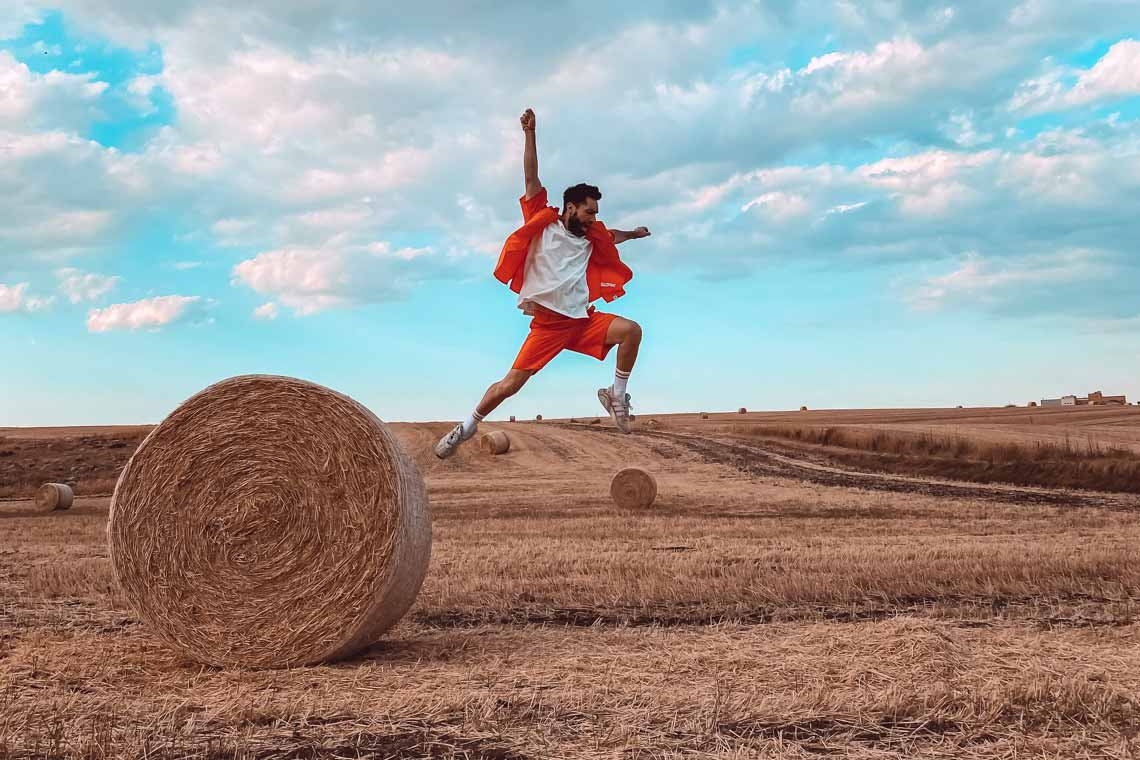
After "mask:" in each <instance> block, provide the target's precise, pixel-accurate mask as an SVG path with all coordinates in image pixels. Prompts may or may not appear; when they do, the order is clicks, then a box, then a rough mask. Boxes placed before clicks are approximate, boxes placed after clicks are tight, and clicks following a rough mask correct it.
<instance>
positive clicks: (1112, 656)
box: [0, 421, 1140, 759]
mask: <svg viewBox="0 0 1140 760" xmlns="http://www.w3.org/2000/svg"><path fill="white" fill-rule="evenodd" d="M394 427H395V429H396V431H397V433H398V434H399V435H400V437H401V439H402V440H403V441H404V443H405V444H406V445H408V447H409V448H411V449H413V450H416V451H423V450H425V449H426V445H427V443H429V442H430V441H432V440H433V439H434V438H435V437H437V436H438V435H439V434H441V433H442V432H443V430H444V429H445V426H444V425H442V424H441V425H406V426H399V425H398V426H394ZM671 427H675V425H674V424H673V423H671V422H668V421H667V422H666V423H665V428H666V432H664V433H662V434H661V435H660V436H658V435H657V434H654V435H653V436H648V435H646V436H637V435H635V436H632V437H628V438H626V437H618V436H615V435H611V434H609V433H607V432H605V431H604V430H590V429H570V428H569V427H560V426H558V425H549V424H546V423H543V424H542V425H526V424H516V425H514V426H512V427H511V428H510V429H509V432H510V433H511V434H512V447H511V452H510V454H508V455H504V456H500V457H490V456H487V455H480V453H479V452H478V451H477V450H470V451H469V450H463V451H461V453H460V454H459V455H458V456H457V458H456V459H455V460H449V461H447V462H437V461H433V460H432V459H430V458H428V457H426V456H424V457H421V458H420V463H421V466H422V467H423V469H424V471H425V476H426V479H427V482H428V486H429V491H430V492H431V496H432V503H433V518H434V520H435V542H434V553H433V560H432V568H431V571H430V573H429V576H428V580H427V583H426V584H425V587H424V590H423V592H422V594H421V596H420V599H419V601H418V603H417V605H416V607H415V608H414V609H413V611H412V613H411V614H410V615H409V617H408V618H407V619H406V620H405V621H404V623H402V624H401V625H400V626H399V627H398V628H397V629H396V630H395V631H394V632H393V633H392V635H390V636H389V637H387V638H386V639H385V640H383V641H382V642H380V643H378V644H377V645H375V646H374V647H372V648H371V649H370V650H368V652H366V653H365V655H364V656H362V657H360V658H357V659H354V660H352V661H349V662H345V663H338V664H334V665H328V666H321V667H315V668H303V669H297V670H290V671H263V672H243V671H237V670H218V669H211V668H203V667H199V666H197V665H194V664H192V663H188V662H186V661H184V660H183V659H182V658H181V657H180V656H179V655H178V654H177V653H176V652H174V651H171V650H169V649H167V648H165V647H164V646H162V645H161V644H159V643H158V642H156V641H155V640H154V639H152V638H151V637H150V636H149V635H148V633H147V631H146V630H145V629H144V628H143V627H142V626H141V625H139V624H137V623H136V622H135V621H134V619H133V616H132V615H131V613H130V611H129V610H128V609H127V607H126V605H125V603H124V600H122V599H121V598H119V596H118V592H117V590H116V589H115V587H114V583H113V581H112V579H111V573H110V564H109V560H108V558H107V554H106V547H105V538H104V535H103V530H104V527H105V521H106V500H91V499H88V500H79V501H77V504H76V506H75V507H73V508H72V510H71V511H70V512H68V513H59V514H52V515H47V516H31V515H25V514H22V513H21V512H20V511H19V508H18V507H19V505H15V506H5V507H4V508H3V510H0V556H2V557H3V561H2V563H0V599H2V600H3V612H2V613H0V757H5V756H7V757H33V756H44V755H47V756H60V757H72V756H75V757H82V756H87V757H100V756H115V755H128V756H129V755H141V754H144V753H145V754H146V755H147V756H148V757H161V758H174V757H201V756H209V757H218V758H220V757H250V758H302V757H326V756H327V757H333V756H337V757H369V756H379V757H456V758H461V757H464V758H502V759H507V758H547V757H815V756H818V755H820V754H842V755H844V756H851V757H867V758H872V757H875V758H881V757H914V756H920V757H1019V756H1065V757H1081V756H1087V757H1130V756H1132V753H1133V752H1134V751H1135V747H1134V744H1133V741H1134V740H1133V737H1134V736H1135V734H1136V731H1137V729H1138V728H1140V715H1138V714H1137V704H1136V698H1135V695H1136V694H1137V693H1140V646H1138V645H1140V625H1138V622H1137V619H1136V616H1137V612H1138V607H1137V600H1138V599H1140V593H1138V589H1140V570H1138V569H1137V568H1140V564H1138V563H1137V560H1138V559H1140V557H1138V556H1137V550H1136V549H1135V548H1134V547H1136V546H1138V545H1140V543H1138V541H1137V539H1138V538H1140V535H1138V534H1140V529H1138V527H1137V524H1136V512H1135V511H1132V510H1130V509H1126V508H1121V504H1117V505H1116V508H1114V509H1105V508H1098V507H1096V506H1088V507H1079V508H1078V507H1073V506H1068V505H1066V504H1064V503H1062V502H1059V503H1050V504H1041V503H1032V502H1028V503H1021V502H1018V501H1016V500H1015V499H1011V500H1000V499H994V498H988V497H985V496H984V493H985V492H984V491H981V492H980V493H982V494H983V496H981V497H977V498H969V497H966V496H959V497H955V498H947V497H944V496H937V495H930V494H926V493H922V492H912V493H906V492H902V491H878V490H862V489H855V488H850V487H843V486H834V485H827V484H820V483H815V482H810V481H804V480H802V479H798V478H796V477H794V474H795V473H792V472H789V473H788V474H787V475H785V476H781V475H779V474H769V473H765V474H759V475H758V474H756V473H755V472H752V471H750V470H748V468H746V467H742V466H736V465H737V463H736V462H728V461H723V460H718V459H717V458H715V457H712V456H709V455H708V453H707V451H704V450H701V449H695V448H694V447H692V446H689V445H686V444H685V443H683V442H681V441H679V440H672V439H670V438H669V437H668V434H667V431H668V429H669V428H671ZM676 427H680V426H676ZM469 448H471V449H474V447H469ZM619 463H620V466H639V467H645V468H647V469H650V470H651V471H652V472H654V474H655V476H656V477H657V480H658V484H659V487H660V496H659V499H658V502H657V505H656V506H655V508H654V509H653V510H650V511H649V512H648V513H640V512H628V513H627V512H621V511H618V510H617V509H615V508H614V507H613V505H612V503H611V502H610V501H609V496H608V490H607V489H608V480H609V477H610V476H611V475H612V472H613V471H614V470H615V468H617V467H618V466H619ZM1121 498H1125V497H1121ZM1122 503H1124V502H1122Z"/></svg>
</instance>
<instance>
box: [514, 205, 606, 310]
mask: <svg viewBox="0 0 1140 760" xmlns="http://www.w3.org/2000/svg"><path fill="white" fill-rule="evenodd" d="M591 248H592V246H591V245H590V241H589V239H588V238H585V237H578V236H577V235H575V234H573V233H571V232H570V231H569V230H567V229H566V226H565V225H564V224H562V220H561V219H559V220H558V221H556V222H553V223H551V224H549V225H547V227H546V229H544V230H543V231H542V234H541V235H536V236H535V238H534V240H532V241H531V244H530V251H529V252H528V253H527V257H526V266H525V268H524V269H523V286H522V290H521V291H520V292H519V308H520V309H522V310H523V313H524V314H533V313H534V307H533V304H538V305H540V306H545V307H546V308H548V309H550V310H551V311H556V312H558V313H559V314H562V315H564V316H567V317H574V318H576V319H581V318H583V317H587V316H589V315H588V314H586V307H587V306H589V304H590V290H589V288H588V287H587V286H586V264H587V263H589V261H590V253H591Z"/></svg>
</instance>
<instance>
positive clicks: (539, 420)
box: [534, 414, 542, 422]
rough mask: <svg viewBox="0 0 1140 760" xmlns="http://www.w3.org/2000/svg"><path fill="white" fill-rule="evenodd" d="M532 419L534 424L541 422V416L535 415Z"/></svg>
mask: <svg viewBox="0 0 1140 760" xmlns="http://www.w3.org/2000/svg"><path fill="white" fill-rule="evenodd" d="M534 419H535V422H542V415H541V414H536V415H534Z"/></svg>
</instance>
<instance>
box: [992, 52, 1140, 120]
mask: <svg viewBox="0 0 1140 760" xmlns="http://www.w3.org/2000/svg"><path fill="white" fill-rule="evenodd" d="M1136 95H1140V41H1138V40H1133V39H1128V40H1121V41H1120V42H1117V43H1116V44H1114V45H1113V46H1112V47H1110V48H1109V49H1108V52H1107V53H1105V54H1104V56H1103V57H1102V58H1101V59H1100V60H1098V61H1097V62H1096V64H1095V65H1093V66H1092V67H1091V68H1089V69H1072V68H1070V67H1065V66H1058V65H1056V64H1052V65H1050V66H1049V67H1048V68H1047V70H1046V71H1045V73H1043V74H1042V75H1040V76H1038V77H1035V78H1033V79H1029V80H1027V81H1026V82H1024V83H1022V85H1021V86H1020V87H1018V89H1017V92H1015V93H1014V96H1013V99H1012V101H1011V102H1010V106H1011V107H1012V108H1013V109H1014V110H1015V111H1025V112H1028V113H1044V112H1048V111H1058V110H1062V109H1068V108H1075V107H1078V106H1083V105H1087V104H1089V103H1098V102H1101V101H1111V100H1118V99H1121V98H1127V97H1133V96H1136Z"/></svg>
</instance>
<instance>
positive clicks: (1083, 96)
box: [1068, 40, 1140, 105]
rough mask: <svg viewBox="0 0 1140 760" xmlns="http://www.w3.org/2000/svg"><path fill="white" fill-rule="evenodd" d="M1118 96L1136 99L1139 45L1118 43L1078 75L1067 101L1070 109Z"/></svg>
mask: <svg viewBox="0 0 1140 760" xmlns="http://www.w3.org/2000/svg"><path fill="white" fill-rule="evenodd" d="M1121 95H1140V41H1137V40H1122V41H1120V42H1117V43H1116V44H1115V45H1113V46H1112V47H1111V48H1109V49H1108V52H1107V53H1105V54H1104V57H1102V58H1101V59H1100V60H1099V61H1097V62H1096V65H1095V66H1093V67H1092V68H1091V69H1090V70H1089V71H1087V72H1084V73H1082V74H1081V77H1080V79H1079V80H1077V84H1076V86H1074V87H1073V91H1072V93H1071V94H1070V95H1069V97H1068V101H1069V103H1070V104H1072V105H1079V104H1082V103H1090V102H1092V101H1094V100H1102V99H1104V98H1110V97H1117V96H1121Z"/></svg>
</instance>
